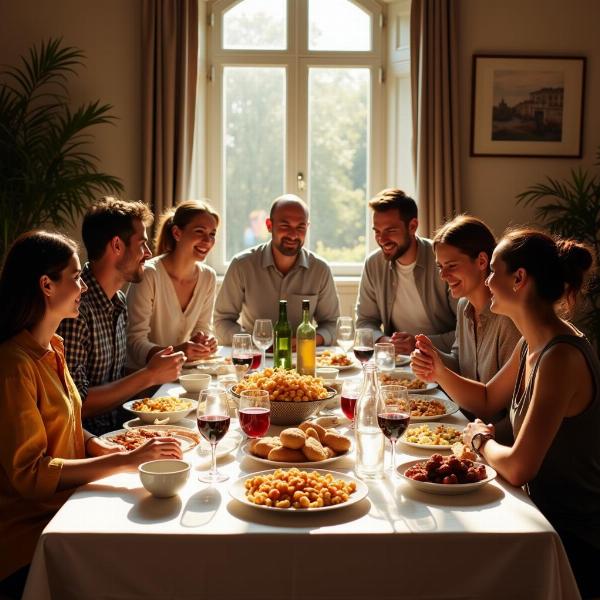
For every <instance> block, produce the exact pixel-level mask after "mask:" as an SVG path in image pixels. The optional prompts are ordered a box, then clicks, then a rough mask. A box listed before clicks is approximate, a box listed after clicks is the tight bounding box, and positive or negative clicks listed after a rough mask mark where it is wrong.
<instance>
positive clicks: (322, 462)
mask: <svg viewBox="0 0 600 600" xmlns="http://www.w3.org/2000/svg"><path fill="white" fill-rule="evenodd" d="M250 444H251V442H250V441H248V442H246V443H245V444H244V446H243V447H242V452H243V453H244V454H245V455H246V456H248V457H249V458H252V459H254V460H256V461H258V462H260V463H263V464H265V465H269V466H271V467H298V468H299V469H304V468H305V467H310V468H317V469H318V468H319V467H322V466H324V465H329V464H331V463H334V462H336V461H338V460H340V459H342V458H344V457H345V456H348V454H350V452H352V447H351V448H350V450H348V451H347V452H344V454H338V455H337V456H333V457H332V458H326V459H325V460H318V461H308V462H299V463H296V462H284V461H282V460H269V459H268V458H260V456H255V455H254V454H252V452H250Z"/></svg>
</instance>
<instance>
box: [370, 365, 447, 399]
mask: <svg viewBox="0 0 600 600" xmlns="http://www.w3.org/2000/svg"><path fill="white" fill-rule="evenodd" d="M379 385H403V386H405V387H407V388H408V391H409V392H410V393H411V394H421V393H427V392H430V391H431V390H434V389H435V388H437V386H438V385H437V383H433V382H429V383H427V382H425V381H421V380H420V379H419V378H418V377H417V376H416V375H415V374H414V373H413V372H412V371H409V370H408V369H392V370H391V371H386V372H383V373H380V374H379Z"/></svg>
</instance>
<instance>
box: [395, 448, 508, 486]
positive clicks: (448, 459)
mask: <svg viewBox="0 0 600 600" xmlns="http://www.w3.org/2000/svg"><path fill="white" fill-rule="evenodd" d="M397 470H398V473H399V474H400V477H402V479H404V481H406V482H407V483H409V484H410V485H411V486H412V487H414V488H416V489H417V490H420V491H422V492H427V493H429V494H441V495H444V496H455V495H458V494H468V493H469V492H474V491H475V490H478V489H479V488H481V487H483V486H484V485H486V484H487V483H489V482H490V481H492V479H494V478H495V477H496V475H497V473H496V471H495V470H494V469H492V467H490V466H489V465H484V464H483V463H480V462H474V461H472V460H468V459H464V460H461V459H459V458H457V457H456V456H445V457H444V456H442V455H441V454H433V455H432V456H430V457H429V458H428V459H427V460H423V459H420V460H410V461H408V462H405V463H402V464H401V465H399V466H398V467H397Z"/></svg>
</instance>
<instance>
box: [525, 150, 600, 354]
mask: <svg viewBox="0 0 600 600" xmlns="http://www.w3.org/2000/svg"><path fill="white" fill-rule="evenodd" d="M595 166H600V147H599V148H598V150H597V153H596V162H595ZM517 202H519V203H522V204H524V205H537V206H536V215H537V217H538V218H539V219H540V220H541V221H542V223H543V224H544V225H545V226H547V227H548V228H549V229H550V231H551V232H553V233H556V234H558V235H560V236H564V237H570V238H575V239H577V240H579V241H581V242H585V243H586V244H587V245H588V246H589V247H590V248H591V249H592V250H593V252H594V253H595V256H596V268H595V271H594V273H592V276H591V278H590V281H589V284H588V289H587V294H586V299H585V303H584V306H583V307H582V311H581V316H580V317H579V318H578V319H576V321H577V323H578V324H579V325H580V326H581V328H582V329H583V330H584V331H585V332H586V334H587V335H588V336H589V337H590V339H592V340H594V341H595V342H596V346H597V347H600V273H599V269H598V259H599V258H600V173H598V174H592V173H590V172H589V171H588V170H585V169H581V168H579V169H574V170H572V171H571V176H570V178H569V179H566V180H557V179H553V178H551V177H547V178H546V182H545V183H538V184H536V185H533V186H531V187H530V188H528V189H527V190H526V191H524V192H523V193H521V194H519V195H518V196H517Z"/></svg>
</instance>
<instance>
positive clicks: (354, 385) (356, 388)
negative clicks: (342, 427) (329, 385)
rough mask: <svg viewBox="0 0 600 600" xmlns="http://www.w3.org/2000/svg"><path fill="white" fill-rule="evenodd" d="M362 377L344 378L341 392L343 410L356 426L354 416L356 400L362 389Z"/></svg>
mask: <svg viewBox="0 0 600 600" xmlns="http://www.w3.org/2000/svg"><path fill="white" fill-rule="evenodd" d="M362 383H363V382H362V380H361V379H344V383H343V384H342V393H341V394H340V407H341V409H342V412H343V413H344V414H345V415H346V417H348V419H350V420H351V421H352V428H354V417H355V415H356V402H357V401H358V397H359V396H360V391H361V389H362Z"/></svg>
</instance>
